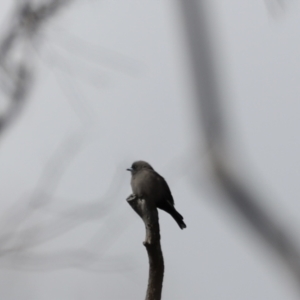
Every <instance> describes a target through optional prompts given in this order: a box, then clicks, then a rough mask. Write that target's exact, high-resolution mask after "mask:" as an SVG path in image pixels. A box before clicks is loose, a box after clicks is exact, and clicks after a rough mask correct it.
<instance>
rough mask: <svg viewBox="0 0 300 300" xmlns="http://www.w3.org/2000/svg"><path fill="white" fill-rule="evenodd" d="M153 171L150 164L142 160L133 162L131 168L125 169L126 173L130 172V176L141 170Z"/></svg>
mask: <svg viewBox="0 0 300 300" xmlns="http://www.w3.org/2000/svg"><path fill="white" fill-rule="evenodd" d="M145 169H146V170H153V168H152V167H151V165H150V164H148V163H147V162H145V161H143V160H139V161H135V162H134V163H133V164H132V165H131V168H129V169H127V171H130V172H131V174H132V175H134V174H136V173H137V172H139V171H141V170H145Z"/></svg>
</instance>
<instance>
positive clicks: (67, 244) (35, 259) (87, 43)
mask: <svg viewBox="0 0 300 300" xmlns="http://www.w3.org/2000/svg"><path fill="white" fill-rule="evenodd" d="M9 2H10V1H4V3H5V5H7V7H8V8H7V11H6V10H5V8H4V3H3V12H5V13H2V12H0V13H1V15H0V17H1V19H2V20H3V21H2V23H3V22H7V20H8V19H7V18H8V17H7V16H8V10H9V5H8V3H9ZM299 11H300V7H299V4H298V3H296V2H295V3H289V5H288V6H287V9H286V11H284V12H281V13H279V16H278V17H276V18H273V17H272V16H271V15H270V14H269V13H268V10H267V8H266V6H265V3H264V1H262V0H261V1H236V0H230V1H226V3H225V1H210V6H209V13H210V17H211V25H212V27H211V28H212V34H213V35H214V36H215V37H216V39H215V41H214V42H215V45H216V49H219V50H218V51H216V52H217V54H218V58H219V61H218V63H219V66H220V78H222V85H223V93H224V103H223V106H224V107H223V108H224V111H225V114H226V117H227V120H228V128H229V132H230V134H231V135H230V137H229V139H230V142H231V148H232V157H234V158H236V159H237V160H238V161H239V163H240V165H241V166H242V167H243V168H244V170H245V171H244V172H245V173H248V172H249V173H250V177H251V178H253V181H252V182H249V184H250V185H252V186H255V187H257V190H258V193H261V194H262V195H264V199H265V203H263V204H262V205H263V206H265V207H267V208H268V210H269V211H270V213H271V214H274V215H276V216H277V218H278V219H279V221H280V222H281V223H283V224H284V225H285V226H286V228H288V229H289V230H291V232H293V234H294V235H295V236H296V237H297V231H298V229H299V228H300V223H299V221H298V220H299V213H298V211H299V208H300V207H299V203H298V198H299V194H300V187H299V183H298V182H299V167H298V166H299V152H300V142H299V141H300V140H299V137H298V128H300V119H299V112H300V106H299V103H300V102H299V80H300V72H299V70H300V60H299V45H300V42H299V25H300V20H299V17H298V15H299ZM4 30H5V28H4V29H2V30H1V33H3V31H4ZM183 32H184V31H183V29H182V24H181V18H180V13H179V11H178V7H177V6H176V1H171V0H165V1H157V0H154V1H153V0H151V1H149V0H143V1H137V0H126V1H121V0H118V1H117V0H115V1H112V0H111V1H77V2H76V3H74V4H72V5H70V6H68V7H66V8H65V9H63V10H62V11H61V12H60V14H59V15H58V16H57V17H55V18H54V19H53V20H52V21H51V22H49V23H48V24H46V26H45V28H44V30H43V31H42V32H41V34H40V36H39V38H38V39H37V40H36V42H35V43H34V45H32V46H29V48H30V51H31V54H32V61H33V65H34V72H35V82H34V87H33V89H32V91H31V94H30V97H29V99H28V102H27V104H26V106H25V109H24V111H23V112H22V113H21V114H20V117H18V119H17V120H16V121H15V122H14V123H13V125H12V126H11V127H10V128H9V129H8V130H7V131H6V133H5V135H3V136H2V140H1V147H0V166H1V167H0V179H1V182H2V188H1V189H0V197H1V199H2V201H1V206H0V212H1V215H2V221H0V224H2V228H4V229H3V231H4V232H5V231H7V230H8V231H9V230H10V228H14V226H16V225H15V224H14V218H12V216H15V215H16V216H18V212H20V213H19V215H21V216H23V214H24V213H25V212H26V213H28V214H29V215H30V218H28V220H26V221H25V222H24V223H22V224H21V225H20V226H16V228H15V231H16V232H22V230H23V229H24V230H25V229H26V228H36V227H35V226H36V225H37V228H36V231H28V234H27V235H25V237H26V240H25V241H23V240H21V241H19V240H18V236H17V237H16V240H13V241H11V243H12V244H11V245H12V246H14V247H16V248H17V249H19V248H20V249H19V251H20V252H22V251H21V250H22V249H23V247H24V248H26V243H27V239H28V244H29V245H30V243H33V244H34V243H36V246H34V247H29V248H28V252H26V251H25V252H24V256H22V255H23V254H22V253H21V255H19V253H18V251H16V253H11V254H9V255H6V256H3V257H0V267H1V268H0V282H1V286H2V288H1V289H0V298H1V299H6V300H12V299H39V300H50V299H91V300H92V299H104V300H106V299H107V300H110V299H111V300H115V299H116V300H118V299H141V298H142V297H144V294H145V289H146V281H147V275H148V266H147V257H146V251H145V249H144V248H143V246H142V241H143V238H144V228H143V224H142V222H141V221H140V220H139V219H138V217H137V215H135V214H134V213H133V212H132V210H131V209H130V207H129V206H128V204H127V203H126V201H125V199H126V197H127V196H128V195H129V194H130V192H131V191H130V186H129V180H130V175H129V174H127V173H126V171H125V169H126V167H128V166H130V165H131V163H132V162H133V161H134V160H138V159H143V160H146V161H149V162H150V163H151V164H152V165H153V167H154V168H155V169H156V170H157V171H158V172H159V173H160V174H162V175H163V176H164V177H165V178H166V180H167V181H168V183H169V185H170V187H171V190H172V193H173V195H174V200H175V204H176V207H178V210H179V211H180V213H182V215H183V216H184V218H185V220H186V223H187V229H186V230H184V231H180V230H179V229H178V226H177V225H176V224H175V223H174V221H173V220H172V218H170V217H169V216H168V215H167V214H165V213H163V212H161V213H160V222H161V231H162V232H161V233H162V249H163V253H164V257H165V265H166V271H165V281H164V288H163V299H178V300H179V299H209V300H224V299H230V300H240V299H243V300H248V299H249V300H250V299H251V300H253V299H255V300H266V299H272V300H282V299H291V300H293V299H298V297H299V296H298V294H297V291H296V289H295V285H294V284H293V281H292V278H291V277H290V275H289V274H288V272H287V270H285V268H284V266H283V264H282V263H281V262H279V261H278V260H277V258H276V257H275V255H273V254H272V253H271V252H270V251H269V249H268V248H266V247H265V246H264V245H263V244H262V243H261V242H260V240H259V239H258V238H257V237H256V236H254V234H253V233H252V232H251V230H250V229H249V228H248V227H247V225H246V224H244V223H243V222H242V220H241V218H240V217H239V216H238V215H235V214H234V213H233V212H232V211H231V210H230V208H228V207H227V205H226V203H224V202H222V199H221V197H220V194H218V192H217V191H214V190H211V189H210V183H209V176H208V174H207V166H206V159H207V156H206V150H205V148H204V146H203V144H204V143H203V140H202V139H201V137H202V133H201V128H199V127H198V126H199V124H200V122H198V118H199V112H198V111H197V105H196V104H195V97H194V91H193V85H192V80H191V76H192V75H191V73H190V70H189V67H188V66H189V64H188V58H187V57H186V55H187V51H186V45H185V37H184V36H183ZM1 97H2V96H1ZM2 98H3V97H2ZM1 101H4V98H3V100H2V99H1ZM68 141H69V142H68ZM64 145H66V147H69V148H65V147H64ZM58 149H63V150H62V151H58ZM57 151H58V152H57ZM51 167H53V169H51ZM57 169H58V171H57ZM60 170H61V172H62V176H61V177H60ZM45 172H46V173H45ZM51 172H52V173H51ZM43 174H44V175H43ZM112 182H113V184H112ZM114 183H115V184H114ZM37 186H38V187H39V188H38V189H36V187H37ZM52 191H54V195H53V198H50V199H48V200H47V198H46V197H45V193H46V194H47V193H51V192H52ZM30 197H31V198H30ZM34 197H36V198H34ZM30 199H31V200H30ZM35 199H36V200H35ZM41 199H46V200H45V201H48V202H47V203H46V204H45V203H43V202H42V201H41ZM34 200H35V201H34ZM105 200H106V201H108V203H110V204H111V205H107V204H106V203H107V202H105ZM28 201H29V203H30V206H29V208H28V207H27V204H28ZM39 201H40V202H39ZM101 201H102V202H103V207H102V206H97V203H100V204H101ZM40 203H42V204H40ZM34 205H36V206H37V207H39V205H41V207H40V208H38V209H34ZM93 205H94V206H93ZM101 205H102V204H101ZM99 207H100V208H99ZM84 208H86V209H87V212H86V214H84V213H82V212H84ZM97 209H98V210H99V211H98V210H97ZM97 213H98V214H99V217H97ZM77 214H78V215H77ZM94 215H95V216H96V217H93V216H94ZM84 216H86V218H87V219H88V221H87V222H83V221H85V220H84V219H83V220H81V219H80V218H84ZM11 218H12V219H11ZM53 220H54V221H55V220H57V221H55V222H54V223H53ZM66 220H67V221H66ZM78 220H79V221H78ZM80 220H81V221H80ZM59 222H61V227H59V226H60V223H59ZM11 223H12V224H11ZM54 225H57V226H58V228H57V226H56V227H55V226H54ZM10 226H12V227H10ZM51 226H52V227H53V228H54V229H53V228H52V227H51ZM60 229H61V232H60ZM55 230H56V232H57V233H55ZM48 236H49V239H47V237H48ZM43 238H45V241H43ZM19 243H20V244H21V246H20V245H19ZM23 243H24V244H25V246H24V245H23ZM18 247H19V248H18ZM78 250H79V251H78ZM85 250H86V251H87V252H84V251H85ZM80 251H82V252H80ZM95 256H96V257H95ZM89 260H90V261H89Z"/></svg>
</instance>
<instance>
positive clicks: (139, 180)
mask: <svg viewBox="0 0 300 300" xmlns="http://www.w3.org/2000/svg"><path fill="white" fill-rule="evenodd" d="M127 171H130V172H131V175H132V177H131V188H132V192H133V194H134V195H136V196H137V197H138V198H143V199H145V200H147V199H149V200H151V201H153V202H154V203H155V204H156V207H157V208H160V209H162V210H164V211H166V212H167V213H169V214H170V215H171V216H172V217H173V218H174V220H175V221H176V222H177V224H178V225H179V227H180V228H181V229H184V228H186V225H185V223H184V222H183V217H182V215H181V214H180V213H179V212H178V211H177V210H176V209H175V207H174V199H173V196H172V193H171V191H170V188H169V186H168V184H167V182H166V181H165V179H164V178H163V177H162V176H160V175H159V174H158V173H157V172H155V171H154V169H153V168H152V167H151V165H150V164H148V163H147V162H145V161H142V160H139V161H136V162H134V163H133V164H132V166H131V168H129V169H127Z"/></svg>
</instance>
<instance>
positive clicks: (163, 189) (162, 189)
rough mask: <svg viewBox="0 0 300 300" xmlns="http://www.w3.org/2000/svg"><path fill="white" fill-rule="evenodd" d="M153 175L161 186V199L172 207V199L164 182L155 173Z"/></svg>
mask: <svg viewBox="0 0 300 300" xmlns="http://www.w3.org/2000/svg"><path fill="white" fill-rule="evenodd" d="M155 175H156V178H157V180H158V181H159V184H160V186H161V191H163V198H164V199H165V200H167V201H168V202H170V203H171V204H172V205H174V199H173V196H172V193H171V190H170V188H169V186H168V184H167V182H166V180H165V179H164V178H163V177H162V176H160V175H159V174H158V173H156V172H155Z"/></svg>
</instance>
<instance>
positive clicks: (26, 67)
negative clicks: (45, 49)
mask: <svg viewBox="0 0 300 300" xmlns="http://www.w3.org/2000/svg"><path fill="white" fill-rule="evenodd" d="M69 2H71V0H48V1H46V2H45V3H43V4H40V5H37V4H36V5H35V4H34V1H30V0H27V1H22V2H17V3H16V7H15V12H14V14H13V16H12V22H11V24H10V26H9V27H8V29H7V31H6V33H5V34H4V36H3V38H2V40H1V41H0V68H1V71H2V73H1V77H0V80H1V82H0V85H1V88H2V91H3V92H4V94H5V95H6V97H7V103H8V104H7V108H6V110H5V112H4V113H3V114H2V115H0V134H1V133H2V132H3V130H4V129H5V128H6V127H7V126H8V125H9V124H10V123H11V122H12V121H13V120H14V119H15V117H16V116H17V115H18V114H19V112H20V111H21V108H23V107H24V103H25V100H26V98H27V96H28V93H29V90H30V88H31V83H32V78H33V73H32V68H31V65H32V57H31V55H30V54H31V53H30V52H29V51H28V47H25V48H23V46H24V45H25V46H26V43H28V42H31V41H32V40H33V39H34V38H35V36H36V33H37V32H38V31H39V30H40V29H41V27H42V26H43V25H44V24H45V23H46V21H48V20H49V19H50V18H51V17H53V16H54V15H55V14H57V13H58V11H59V10H60V9H61V8H62V7H63V6H64V5H66V4H68V3H69Z"/></svg>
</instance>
